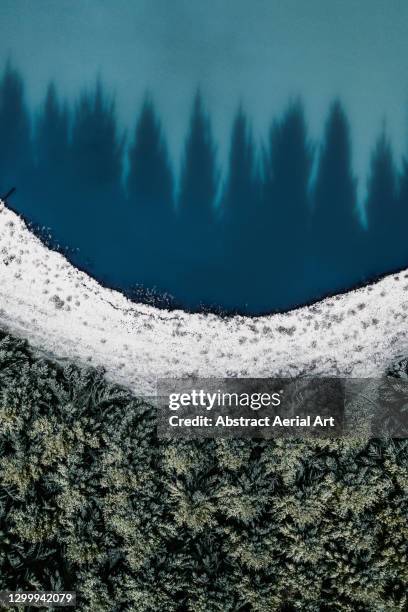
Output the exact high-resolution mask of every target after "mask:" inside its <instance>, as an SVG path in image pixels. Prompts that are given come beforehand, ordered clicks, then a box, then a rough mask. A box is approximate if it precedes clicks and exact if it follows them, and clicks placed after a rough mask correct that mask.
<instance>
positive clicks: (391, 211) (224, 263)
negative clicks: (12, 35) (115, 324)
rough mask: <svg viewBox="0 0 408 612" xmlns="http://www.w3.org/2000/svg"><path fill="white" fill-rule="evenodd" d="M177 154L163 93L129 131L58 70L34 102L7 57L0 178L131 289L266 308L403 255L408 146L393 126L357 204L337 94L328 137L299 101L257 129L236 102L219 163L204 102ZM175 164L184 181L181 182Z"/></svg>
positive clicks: (59, 234)
mask: <svg viewBox="0 0 408 612" xmlns="http://www.w3.org/2000/svg"><path fill="white" fill-rule="evenodd" d="M187 121H188V122H189V123H188V124H187V125H186V140H185V145H184V152H183V156H182V160H181V166H180V167H175V164H173V163H172V160H171V159H170V155H169V153H168V149H167V145H166V138H165V133H164V130H163V128H162V125H161V121H160V118H159V116H158V113H157V111H156V109H155V105H154V101H153V99H152V98H150V97H148V96H147V97H146V98H145V101H144V103H143V105H142V108H140V109H138V108H136V109H135V127H133V131H129V132H126V133H125V132H124V131H123V130H122V129H121V128H120V125H119V123H118V119H117V114H116V109H115V104H114V101H113V99H112V98H111V97H110V95H109V93H108V92H106V90H105V87H104V85H103V84H102V83H101V81H99V80H98V81H97V82H96V84H95V86H94V87H93V88H91V89H90V90H86V91H85V90H84V91H83V92H82V93H80V95H79V97H78V100H77V102H76V103H75V104H73V105H68V104H66V103H65V102H64V101H63V100H62V99H61V97H60V95H59V93H58V91H57V87H56V85H55V84H54V83H50V85H49V87H48V90H47V91H46V92H45V96H44V101H43V104H42V105H41V107H40V108H39V109H37V110H36V111H35V112H31V111H30V110H29V109H28V105H27V103H26V100H25V93H24V82H23V78H22V76H21V75H20V74H19V73H18V71H17V70H15V69H14V68H13V67H12V66H11V65H10V63H8V64H7V66H6V67H5V69H4V72H3V74H2V76H1V81H0V138H1V148H0V191H1V192H6V191H7V190H8V189H9V188H10V187H13V186H15V187H16V188H17V192H16V194H15V196H14V197H13V200H12V202H10V204H11V205H13V206H14V208H15V209H16V210H17V211H18V212H20V213H21V214H23V215H24V217H25V218H26V219H28V220H29V221H30V222H31V223H32V225H33V227H34V228H35V230H36V231H37V232H39V233H40V234H41V236H42V237H43V238H45V239H46V240H48V241H49V242H50V243H51V244H52V245H53V246H54V247H56V246H57V245H59V246H61V247H64V248H67V249H69V250H68V251H67V253H68V256H69V257H70V258H71V260H72V261H73V262H74V263H75V264H76V265H78V266H79V267H82V268H84V269H86V270H87V271H89V272H90V273H91V274H93V275H94V276H95V277H96V278H97V279H99V280H101V281H102V282H104V283H106V284H108V285H110V286H113V287H117V288H119V289H121V290H124V291H126V292H128V294H129V295H131V296H133V297H135V298H138V299H149V296H152V295H153V296H156V295H157V296H158V295H163V294H168V295H169V296H172V298H171V300H170V302H166V303H170V305H171V304H173V305H175V306H177V305H182V306H184V307H187V308H191V309H197V308H200V307H202V306H203V305H204V306H208V307H215V306H218V307H221V308H222V309H224V310H226V311H241V312H249V313H251V314H257V313H262V312H268V311H274V310H282V309H287V308H292V307H294V306H296V305H299V304H303V303H306V302H309V301H311V300H314V299H317V298H319V297H322V296H324V295H327V294H329V293H333V292H336V291H340V290H344V289H348V288H351V287H353V286H356V285H358V284H361V283H364V282H367V281H369V280H371V279H374V278H375V277H377V276H379V275H381V274H384V273H387V272H390V271H392V270H396V269H399V268H403V267H405V266H407V265H408V244H407V240H406V237H405V232H406V228H407V227H408V159H407V160H405V159H404V160H403V161H402V164H396V162H395V160H394V157H393V152H392V148H391V144H390V142H389V140H388V138H387V134H386V132H385V130H384V129H380V131H379V135H378V139H377V142H376V143H374V146H373V151H372V157H371V165H370V173H369V178H368V184H367V190H366V196H365V201H364V202H359V201H358V197H357V177H356V176H355V174H354V172H353V166H352V137H351V133H350V125H349V122H348V118H347V114H346V110H345V108H344V107H343V105H342V103H341V101H339V100H335V101H333V103H332V105H331V107H330V108H329V109H328V113H327V117H325V118H324V119H322V121H324V122H325V127H324V135H323V139H322V142H321V143H316V142H313V141H312V140H311V138H310V136H309V134H308V125H307V119H306V117H305V113H304V109H303V106H302V102H301V100H294V101H291V102H289V103H288V105H287V108H286V111H285V112H284V113H283V114H282V116H279V117H277V118H275V119H273V118H271V127H270V130H269V133H268V134H266V135H265V138H264V140H263V142H261V143H257V142H255V140H254V138H253V136H252V134H251V126H250V119H249V118H248V117H247V115H246V114H245V110H244V109H243V108H242V107H239V108H238V109H237V113H236V116H235V118H233V121H232V131H231V141H230V152H229V158H228V163H227V167H226V168H225V169H224V171H223V172H221V169H220V163H219V159H217V146H216V141H215V138H214V135H213V133H212V129H211V120H210V116H209V114H208V112H207V110H206V108H205V100H203V97H202V95H201V94H200V92H198V93H197V94H196V95H195V97H194V100H193V102H192V110H191V116H190V118H189V119H187ZM176 177H177V180H176Z"/></svg>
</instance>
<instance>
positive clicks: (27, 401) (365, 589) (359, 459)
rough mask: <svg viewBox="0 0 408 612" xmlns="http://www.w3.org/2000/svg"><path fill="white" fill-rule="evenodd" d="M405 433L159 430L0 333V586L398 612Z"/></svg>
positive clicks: (114, 396) (231, 604)
mask: <svg viewBox="0 0 408 612" xmlns="http://www.w3.org/2000/svg"><path fill="white" fill-rule="evenodd" d="M407 467H408V442H407V441H405V440H400V441H388V442H387V441H374V440H372V441H367V440H362V439H360V440H348V441H330V440H326V441H324V440H319V441H308V442H302V443H300V442H297V441H288V440H286V441H283V440H275V441H269V442H261V441H243V440H230V441H227V440H216V441H215V440H210V441H203V442H187V441H185V442H170V441H166V442H164V441H158V440H157V438H156V433H155V419H154V412H153V410H152V408H150V407H149V406H147V405H146V404H145V403H143V402H141V401H138V400H137V399H135V398H134V397H132V396H131V394H130V393H129V392H127V391H125V390H123V389H121V388H118V387H117V386H114V385H111V384H108V383H107V382H106V381H105V380H104V378H103V373H102V372H100V371H95V370H85V369H80V368H79V367H77V366H74V365H66V366H65V367H61V366H59V365H57V364H56V363H52V362H49V361H45V360H44V359H42V358H39V357H38V356H35V355H34V354H33V353H32V352H31V350H30V349H29V347H28V346H27V345H26V344H25V343H24V342H21V341H19V340H15V339H12V338H10V337H8V336H5V335H4V334H1V336H0V589H11V590H12V589H17V588H19V589H31V590H33V589H62V588H65V589H71V590H76V591H77V592H78V593H79V598H80V605H79V609H80V610H81V611H89V612H91V611H92V612H95V611H97V612H104V611H106V612H115V611H119V610H120V611H122V610H129V611H130V610H132V611H143V612H144V611H146V612H148V611H149V612H150V611H158V612H161V611H163V612H169V611H170V612H171V611H172V610H173V611H176V610H180V611H184V610H191V611H197V612H198V611H200V612H204V611H205V612H213V611H214V612H216V611H217V612H218V611H219V612H226V611H233V610H234V611H238V610H240V611H251V610H254V611H258V612H261V611H262V612H270V611H274V610H277V611H279V610H282V611H283V610H302V611H320V610H322V611H329V610H330V612H333V611H334V612H335V611H336V610H341V611H343V610H344V611H349V612H353V611H360V612H363V611H367V612H373V611H374V612H375V611H378V612H380V611H381V612H383V611H389V612H394V611H398V610H401V611H402V610H406V609H407V605H408V601H407V594H406V593H407V591H406V585H407V579H408V564H407V541H408V521H407V509H408V508H407V506H408V502H407V487H408V476H407Z"/></svg>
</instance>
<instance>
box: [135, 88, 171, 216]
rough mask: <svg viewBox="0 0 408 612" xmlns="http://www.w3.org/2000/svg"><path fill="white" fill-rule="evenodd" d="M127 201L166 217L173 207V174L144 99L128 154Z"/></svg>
mask: <svg viewBox="0 0 408 612" xmlns="http://www.w3.org/2000/svg"><path fill="white" fill-rule="evenodd" d="M127 187H128V195H129V199H130V200H131V201H132V203H133V204H134V205H135V206H136V207H137V208H138V209H143V208H145V209H148V210H151V211H153V213H154V216H155V218H156V219H157V215H158V214H162V215H164V216H166V217H167V218H168V217H169V214H170V213H171V212H172V207H173V189H174V185H173V175H172V170H171V167H170V162H169V156H168V152H167V146H166V143H165V140H164V138H163V134H162V130H161V126H160V123H159V120H158V118H157V115H156V112H155V109H154V106H153V103H152V101H151V100H150V99H146V100H145V102H144V104H143V108H142V111H141V113H140V116H139V120H138V122H137V125H136V130H135V135H134V140H133V143H132V144H131V147H130V151H129V175H128V181H127Z"/></svg>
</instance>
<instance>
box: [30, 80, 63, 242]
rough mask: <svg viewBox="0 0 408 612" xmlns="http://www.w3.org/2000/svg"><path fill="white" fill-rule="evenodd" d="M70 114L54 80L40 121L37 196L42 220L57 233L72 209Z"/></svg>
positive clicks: (37, 149) (37, 140)
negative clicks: (70, 193) (63, 103)
mask: <svg viewBox="0 0 408 612" xmlns="http://www.w3.org/2000/svg"><path fill="white" fill-rule="evenodd" d="M68 127H69V116H68V109H67V106H63V105H61V103H60V101H59V99H58V95H57V90H56V87H55V84H54V83H50V84H49V86H48V89H47V94H46V97H45V100H44V105H43V107H42V109H41V112H40V116H39V119H38V123H37V129H36V138H35V152H36V185H35V196H36V198H37V200H38V202H39V205H40V206H41V219H37V221H41V222H42V224H43V225H48V226H50V227H51V229H52V230H53V231H54V232H57V234H59V233H60V230H61V228H62V225H63V224H64V217H66V216H67V215H66V214H64V212H65V213H67V212H69V202H68V201H67V200H66V197H65V196H66V193H67V186H68V181H69V177H68V175H67V164H68V161H69V157H68V152H69V148H68V147H69V142H68Z"/></svg>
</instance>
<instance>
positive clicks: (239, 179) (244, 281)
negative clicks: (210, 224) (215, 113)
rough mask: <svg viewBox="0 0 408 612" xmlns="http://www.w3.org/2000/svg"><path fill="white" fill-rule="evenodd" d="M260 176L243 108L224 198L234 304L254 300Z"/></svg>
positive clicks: (225, 251)
mask: <svg viewBox="0 0 408 612" xmlns="http://www.w3.org/2000/svg"><path fill="white" fill-rule="evenodd" d="M259 213H260V211H259V176H258V174H257V168H256V160H255V148H254V143H253V139H252V135H251V133H250V129H249V127H248V121H247V118H246V115H245V113H244V112H243V110H242V108H241V107H240V108H239V110H238V112H237V114H236V117H235V120H234V123H233V127H232V134H231V147H230V153H229V163H228V174H227V180H226V184H225V188H224V194H223V197H222V211H221V223H222V242H221V249H220V253H219V256H220V266H223V267H224V270H223V273H224V283H225V285H224V286H225V287H226V291H227V292H228V299H229V300H231V302H232V303H235V304H236V303H239V302H240V303H243V302H247V303H248V302H251V301H252V300H253V299H254V297H255V296H254V291H255V289H256V280H257V278H258V276H257V274H254V268H255V266H257V264H258V262H257V261H256V260H257V257H256V255H257V253H258V244H259V236H258V235H257V232H258V230H259V226H258V224H259V223H261V222H262V220H260V219H259Z"/></svg>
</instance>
